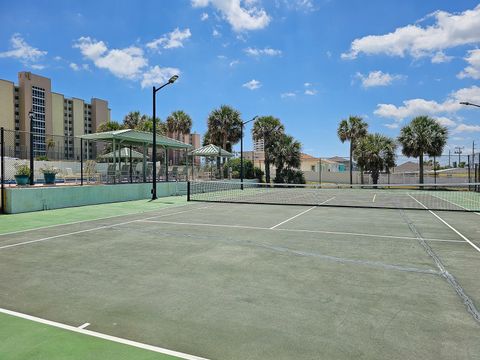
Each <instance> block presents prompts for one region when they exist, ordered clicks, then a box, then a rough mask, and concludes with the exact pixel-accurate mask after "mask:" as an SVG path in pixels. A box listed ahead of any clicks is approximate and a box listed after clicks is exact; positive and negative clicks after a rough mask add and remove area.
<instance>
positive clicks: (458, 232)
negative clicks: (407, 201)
mask: <svg viewBox="0 0 480 360" xmlns="http://www.w3.org/2000/svg"><path fill="white" fill-rule="evenodd" d="M408 195H409V196H410V197H411V198H412V199H413V200H415V201H416V202H417V203H419V204H420V205H422V206H423V207H424V208H425V209H427V210H428V208H427V207H426V206H425V205H423V204H422V203H421V202H420V201H418V200H417V199H415V198H414V197H413V196H412V195H410V194H408ZM428 211H429V212H430V214H432V215H433V216H435V217H436V218H437V219H438V220H440V221H441V222H442V223H444V224H445V225H446V226H447V227H448V228H450V229H451V230H453V231H454V232H455V233H456V234H457V235H458V236H460V237H461V238H462V239H463V240H465V241H466V242H467V243H469V244H470V245H471V246H472V247H473V248H474V249H475V250H477V251H478V252H480V248H479V247H478V246H477V245H475V244H474V243H473V242H471V241H470V240H469V239H468V238H467V237H466V236H465V235H463V234H462V233H460V231H458V230H457V229H455V228H454V227H453V226H452V225H450V224H449V223H447V222H446V221H445V220H443V219H442V218H441V217H440V216H438V215H437V214H435V213H434V212H433V211H432V210H428Z"/></svg>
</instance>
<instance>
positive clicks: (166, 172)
mask: <svg viewBox="0 0 480 360" xmlns="http://www.w3.org/2000/svg"><path fill="white" fill-rule="evenodd" d="M165 181H166V182H168V147H166V148H165Z"/></svg>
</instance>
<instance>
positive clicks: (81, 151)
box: [80, 139, 88, 186]
mask: <svg viewBox="0 0 480 360" xmlns="http://www.w3.org/2000/svg"><path fill="white" fill-rule="evenodd" d="M87 181H88V180H87ZM80 185H81V186H83V139H80Z"/></svg>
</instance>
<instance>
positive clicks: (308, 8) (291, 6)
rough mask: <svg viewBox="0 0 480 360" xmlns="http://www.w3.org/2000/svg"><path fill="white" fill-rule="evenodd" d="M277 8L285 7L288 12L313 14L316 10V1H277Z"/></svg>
mask: <svg viewBox="0 0 480 360" xmlns="http://www.w3.org/2000/svg"><path fill="white" fill-rule="evenodd" d="M276 3H277V7H279V5H284V6H286V8H287V9H288V10H297V11H304V12H312V11H315V10H316V7H315V2H314V0H282V1H280V0H277V1H276Z"/></svg>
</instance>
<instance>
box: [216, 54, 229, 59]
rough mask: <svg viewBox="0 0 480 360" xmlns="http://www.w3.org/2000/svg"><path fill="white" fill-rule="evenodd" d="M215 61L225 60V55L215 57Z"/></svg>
mask: <svg viewBox="0 0 480 360" xmlns="http://www.w3.org/2000/svg"><path fill="white" fill-rule="evenodd" d="M217 59H220V60H227V57H226V56H225V55H217Z"/></svg>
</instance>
